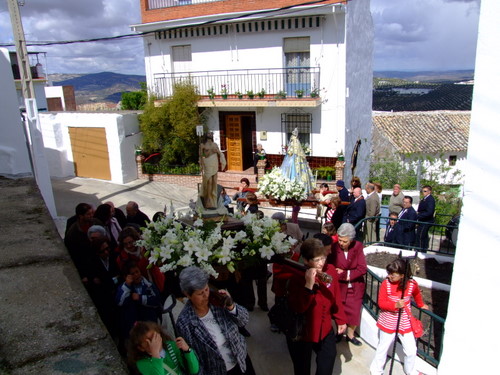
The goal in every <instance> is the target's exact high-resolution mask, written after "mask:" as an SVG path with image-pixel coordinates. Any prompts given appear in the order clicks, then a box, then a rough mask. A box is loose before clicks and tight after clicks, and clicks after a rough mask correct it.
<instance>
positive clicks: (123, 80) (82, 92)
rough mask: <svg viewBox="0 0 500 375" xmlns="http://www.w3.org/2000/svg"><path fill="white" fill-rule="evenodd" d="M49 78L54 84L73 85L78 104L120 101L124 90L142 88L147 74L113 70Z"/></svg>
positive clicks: (53, 75) (57, 75)
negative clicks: (121, 72)
mask: <svg viewBox="0 0 500 375" xmlns="http://www.w3.org/2000/svg"><path fill="white" fill-rule="evenodd" d="M49 78H50V79H51V80H52V82H53V84H54V85H59V86H63V85H70V86H73V87H74V89H75V96H76V103H77V104H87V103H99V102H112V103H118V102H119V101H120V99H121V93H122V92H130V91H137V90H140V88H141V86H140V82H146V76H140V75H128V74H119V73H112V72H102V73H94V74H68V75H65V74H52V75H50V77H49Z"/></svg>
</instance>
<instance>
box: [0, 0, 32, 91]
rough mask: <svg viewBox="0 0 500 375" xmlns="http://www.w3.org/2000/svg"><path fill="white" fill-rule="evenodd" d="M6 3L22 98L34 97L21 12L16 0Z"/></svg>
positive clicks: (9, 0) (8, 0)
mask: <svg viewBox="0 0 500 375" xmlns="http://www.w3.org/2000/svg"><path fill="white" fill-rule="evenodd" d="M7 3H8V4H9V13H10V22H11V23H12V31H13V33H14V41H15V44H16V54H17V63H18V65H19V73H20V74H21V85H22V89H23V97H24V99H35V89H34V88H33V77H32V75H31V67H30V61H29V57H28V49H27V48H26V40H25V36H24V29H23V23H22V20H21V13H20V12H19V4H18V2H17V0H7Z"/></svg>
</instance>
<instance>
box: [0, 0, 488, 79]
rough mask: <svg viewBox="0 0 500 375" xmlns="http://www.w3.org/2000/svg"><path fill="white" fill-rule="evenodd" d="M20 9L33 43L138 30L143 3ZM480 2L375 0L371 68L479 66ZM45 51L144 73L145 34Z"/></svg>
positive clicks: (62, 68) (2, 1)
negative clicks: (477, 49) (478, 30)
mask: <svg viewBox="0 0 500 375" xmlns="http://www.w3.org/2000/svg"><path fill="white" fill-rule="evenodd" d="M353 1H356V0H353ZM24 2H25V4H24V6H22V7H20V10H21V17H22V20H23V27H24V32H25V35H26V39H27V40H28V41H62V40H80V39H87V38H99V37H109V36H116V35H123V34H130V33H132V31H131V29H130V25H132V24H137V23H140V8H139V3H140V2H139V0H85V1H74V0H25V1H24ZM479 7H480V0H371V10H372V16H373V23H374V31H375V41H374V60H373V69H374V70H375V71H381V70H398V71H424V70H462V69H473V68H474V61H475V51H476V41H477V27H478V18H479ZM12 42H13V36H12V26H11V22H10V16H9V12H8V6H7V0H0V43H12ZM28 50H29V51H43V52H47V55H46V56H47V61H46V62H45V61H43V60H42V61H41V63H42V64H43V65H46V66H45V68H46V71H47V72H48V73H74V74H81V73H97V72H103V71H111V72H115V73H123V74H144V58H143V56H144V52H143V51H144V49H143V43H142V40H141V38H130V39H124V40H111V41H106V42H92V43H77V44H69V45H56V46H43V47H30V48H28Z"/></svg>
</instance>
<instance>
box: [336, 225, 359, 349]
mask: <svg viewBox="0 0 500 375" xmlns="http://www.w3.org/2000/svg"><path fill="white" fill-rule="evenodd" d="M337 235H338V238H339V239H338V242H337V243H336V244H335V245H334V246H333V251H332V253H331V254H330V256H329V257H328V260H327V263H330V264H332V265H333V266H334V267H335V269H336V271H337V275H338V279H339V285H340V294H341V296H342V303H343V304H344V311H345V314H346V316H347V332H346V340H347V341H348V342H350V343H352V344H353V345H356V346H360V345H361V341H360V340H358V339H357V338H356V337H355V336H354V331H355V329H356V327H357V326H359V322H360V320H361V305H362V303H363V295H364V293H365V274H366V271H367V266H366V259H365V253H364V252H363V244H362V243H361V242H359V241H355V240H354V238H355V237H356V230H355V229H354V227H353V225H352V224H349V223H344V224H342V225H341V226H340V227H339V229H338V231H337ZM341 339H342V336H338V338H337V340H338V341H340V340H341Z"/></svg>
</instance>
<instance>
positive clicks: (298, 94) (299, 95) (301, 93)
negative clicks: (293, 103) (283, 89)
mask: <svg viewBox="0 0 500 375" xmlns="http://www.w3.org/2000/svg"><path fill="white" fill-rule="evenodd" d="M295 95H297V98H299V99H301V98H302V97H303V96H304V90H295Z"/></svg>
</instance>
